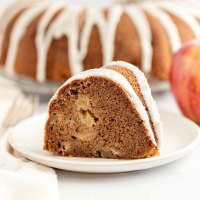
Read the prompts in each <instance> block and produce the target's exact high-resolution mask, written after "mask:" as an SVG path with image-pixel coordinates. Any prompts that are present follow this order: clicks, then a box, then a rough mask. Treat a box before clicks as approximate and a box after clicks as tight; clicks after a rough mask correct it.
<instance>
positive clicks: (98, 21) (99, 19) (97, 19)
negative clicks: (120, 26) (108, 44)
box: [80, 7, 107, 62]
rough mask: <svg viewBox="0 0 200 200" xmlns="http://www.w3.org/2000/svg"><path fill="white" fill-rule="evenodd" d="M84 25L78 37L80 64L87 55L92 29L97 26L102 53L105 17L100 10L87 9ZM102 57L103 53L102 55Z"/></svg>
mask: <svg viewBox="0 0 200 200" xmlns="http://www.w3.org/2000/svg"><path fill="white" fill-rule="evenodd" d="M85 12H86V13H85V14H86V15H85V19H86V21H85V25H84V27H83V32H82V34H81V36H80V59H81V62H82V61H83V60H84V58H85V56H86V55H87V53H88V45H89V39H90V36H91V32H92V28H93V27H94V25H96V26H97V28H98V31H99V36H100V41H101V44H102V51H103V52H104V50H103V49H104V40H105V28H107V27H106V21H105V17H104V15H103V13H102V10H101V9H98V8H94V7H89V8H87V9H86V10H85ZM103 55H104V53H103Z"/></svg>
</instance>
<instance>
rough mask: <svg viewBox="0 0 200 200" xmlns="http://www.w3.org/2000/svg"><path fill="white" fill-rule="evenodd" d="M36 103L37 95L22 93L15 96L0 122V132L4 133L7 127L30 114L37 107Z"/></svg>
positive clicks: (37, 100)
mask: <svg viewBox="0 0 200 200" xmlns="http://www.w3.org/2000/svg"><path fill="white" fill-rule="evenodd" d="M38 103H39V97H38V96H35V95H24V94H23V95H19V96H17V97H16V98H15V99H14V101H13V103H12V105H11V107H10V109H9V110H8V112H7V114H6V116H5V118H4V119H3V121H2V123H1V124H0V134H3V133H5V132H6V130H7V129H8V128H10V127H13V126H15V125H16V124H17V123H19V122H20V121H22V120H24V119H26V118H28V117H30V116H32V115H33V114H34V113H35V111H36V108H37V107H38Z"/></svg>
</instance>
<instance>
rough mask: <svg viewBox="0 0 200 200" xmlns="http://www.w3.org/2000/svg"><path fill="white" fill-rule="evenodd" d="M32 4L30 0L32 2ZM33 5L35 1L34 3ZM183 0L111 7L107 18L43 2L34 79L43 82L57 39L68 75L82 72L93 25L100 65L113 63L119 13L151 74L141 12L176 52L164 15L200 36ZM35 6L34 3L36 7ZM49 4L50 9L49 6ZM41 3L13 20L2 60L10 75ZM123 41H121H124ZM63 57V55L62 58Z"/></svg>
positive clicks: (172, 32)
mask: <svg viewBox="0 0 200 200" xmlns="http://www.w3.org/2000/svg"><path fill="white" fill-rule="evenodd" d="M33 2H34V1H33ZM36 2H37V1H36ZM186 2H187V1H186V0H185V1H184V3H181V1H178V0H177V1H176V3H179V4H178V5H180V8H181V9H183V10H182V11H181V9H176V8H174V5H172V3H171V2H170V1H162V2H160V1H151V2H149V1H144V2H143V3H138V5H135V6H133V5H127V6H120V5H113V6H111V7H108V8H107V11H108V16H107V17H105V16H104V10H103V9H102V8H95V7H88V8H80V7H77V6H69V5H68V6H66V7H65V3H63V2H51V1H46V5H47V4H49V8H48V9H47V11H46V12H45V14H44V15H43V16H42V18H41V20H40V21H39V23H38V27H37V32H36V38H35V43H36V48H37V74H36V78H37V80H38V81H41V82H42V81H44V80H45V79H46V61H47V54H48V50H49V47H50V45H51V43H52V41H53V39H59V38H61V37H62V36H66V37H67V38H68V52H69V55H68V57H69V66H70V69H71V72H72V74H73V75H74V74H76V73H78V72H80V71H82V70H83V61H84V59H85V57H86V55H87V53H88V46H89V41H90V36H91V32H92V28H93V27H94V26H95V25H96V26H97V28H98V32H99V36H100V41H101V47H102V55H103V64H104V65H105V64H108V63H110V62H111V61H112V60H113V57H114V50H115V45H114V41H115V36H116V28H117V25H118V23H119V21H120V18H121V15H122V13H125V14H127V15H128V17H129V18H130V20H131V21H132V24H133V25H134V26H135V28H136V30H137V33H138V36H139V39H140V47H141V55H142V56H141V67H142V70H143V71H144V72H145V73H148V72H150V71H151V67H152V54H153V49H152V45H151V41H152V34H151V27H150V25H149V22H148V19H147V17H146V15H145V13H144V10H146V11H147V12H149V13H150V14H151V15H152V16H154V17H155V18H156V19H157V20H158V21H159V22H160V23H161V25H162V26H163V28H164V29H165V31H166V33H167V35H168V36H169V41H170V45H171V49H172V51H173V52H174V51H176V50H177V49H178V48H179V47H180V46H181V40H180V36H179V32H178V29H177V27H176V25H175V23H174V22H173V20H172V19H171V18H170V16H169V15H168V14H167V13H166V12H165V11H168V12H171V13H173V14H175V15H176V16H178V17H179V18H180V19H182V20H183V21H184V22H185V23H186V24H188V26H189V27H191V29H192V31H193V32H194V33H195V35H196V36H197V37H198V38H199V37H200V26H199V24H198V22H197V20H196V19H195V18H194V16H200V15H198V13H197V12H196V9H195V8H193V7H195V6H196V5H195V3H194V6H193V7H192V6H190V8H188V9H186V7H187V4H190V3H189V1H188V3H186ZM37 4H38V3H36V5H37ZM50 4H52V6H50ZM45 7H46V6H45V5H44V3H43V4H42V6H41V2H40V6H35V4H34V7H33V8H30V9H27V10H26V11H24V12H23V13H22V15H21V16H20V17H19V18H18V20H17V21H16V24H15V25H14V27H13V30H12V33H11V37H10V44H9V48H8V56H7V60H6V69H7V71H9V72H10V73H13V68H14V63H15V58H16V54H17V49H18V46H19V42H20V40H21V38H22V37H23V36H24V35H25V33H26V29H27V27H28V25H29V24H30V22H31V20H33V19H34V17H36V16H37V15H38V14H39V13H40V12H42V10H44V9H45ZM61 8H63V11H62V13H60V14H59V16H58V17H57V18H56V19H55V20H54V21H53V22H52V23H51V24H50V26H49V28H48V30H47V32H46V31H45V30H46V27H47V25H48V24H49V22H50V20H51V18H52V16H53V15H54V14H55V13H56V11H58V10H59V9H61ZM184 10H187V11H188V10H190V12H189V13H186V12H184ZM83 11H85V16H84V26H83V30H82V33H81V35H80V36H79V18H80V14H81V12H83ZM124 39H125V38H124ZM2 40H3V39H2V36H0V46H1V43H2V42H1V41H2ZM79 40H80V49H79V48H78V41H79ZM66 56H67V55H66Z"/></svg>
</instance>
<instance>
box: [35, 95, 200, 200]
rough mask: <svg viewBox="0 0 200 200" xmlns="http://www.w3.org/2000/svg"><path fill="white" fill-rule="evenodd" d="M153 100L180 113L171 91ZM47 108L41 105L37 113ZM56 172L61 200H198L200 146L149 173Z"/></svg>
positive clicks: (149, 170) (166, 108)
mask: <svg viewBox="0 0 200 200" xmlns="http://www.w3.org/2000/svg"><path fill="white" fill-rule="evenodd" d="M154 98H155V100H156V101H157V105H158V107H159V109H160V110H162V111H167V112H172V113H177V114H181V113H180V111H179V109H178V107H177V105H176V103H175V101H174V99H173V97H172V95H171V93H170V92H165V93H161V94H157V95H154ZM46 107H47V104H46V103H44V102H43V103H42V104H41V105H40V108H39V110H38V112H44V111H45V110H46ZM180 128H181V127H180ZM56 172H57V175H58V181H59V191H60V199H61V200H65V199H70V200H79V199H81V200H94V199H95V200H103V199H115V200H121V199H126V200H129V199H130V200H146V199H148V200H151V199H152V200H161V199H162V200H169V199H172V200H174V199H181V200H200V146H199V147H198V148H196V149H195V150H194V151H193V152H192V153H190V154H189V155H187V156H185V157H184V158H182V159H180V160H178V161H175V162H173V163H170V164H167V165H164V166H161V167H156V168H153V169H148V170H142V171H135V172H129V173H120V174H80V173H72V172H66V171H61V170H56Z"/></svg>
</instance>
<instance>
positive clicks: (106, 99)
mask: <svg viewBox="0 0 200 200" xmlns="http://www.w3.org/2000/svg"><path fill="white" fill-rule="evenodd" d="M161 135H162V123H161V121H160V115H159V112H158V109H157V107H156V104H155V101H154V100H153V98H152V95H151V91H150V88H149V85H148V83H147V80H146V78H145V76H144V74H143V73H142V72H141V71H140V70H139V69H138V68H137V67H135V66H133V65H131V64H129V63H126V62H122V61H116V62H112V63H110V64H109V65H107V66H104V67H102V68H98V69H91V70H87V71H84V72H81V73H79V74H77V75H75V76H73V77H71V78H70V79H68V80H67V81H66V83H65V84H63V85H62V86H61V87H60V88H59V89H58V91H57V92H56V94H55V95H54V97H53V98H52V99H51V101H50V103H49V116H48V120H47V122H46V126H45V139H44V149H45V150H48V151H50V152H53V153H54V154H57V155H63V156H73V157H92V158H119V159H136V158H147V157H151V156H157V155H159V148H160V143H161Z"/></svg>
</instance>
